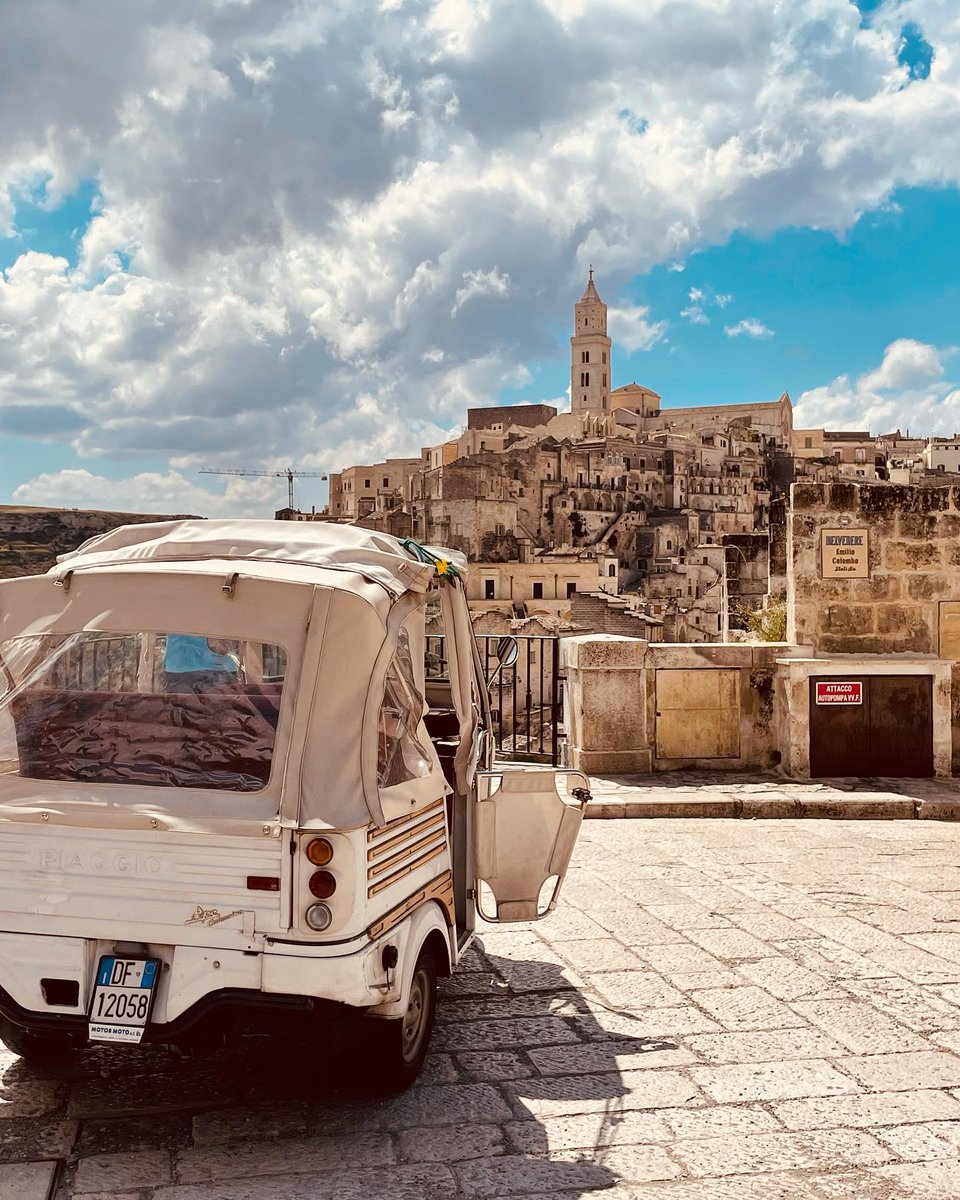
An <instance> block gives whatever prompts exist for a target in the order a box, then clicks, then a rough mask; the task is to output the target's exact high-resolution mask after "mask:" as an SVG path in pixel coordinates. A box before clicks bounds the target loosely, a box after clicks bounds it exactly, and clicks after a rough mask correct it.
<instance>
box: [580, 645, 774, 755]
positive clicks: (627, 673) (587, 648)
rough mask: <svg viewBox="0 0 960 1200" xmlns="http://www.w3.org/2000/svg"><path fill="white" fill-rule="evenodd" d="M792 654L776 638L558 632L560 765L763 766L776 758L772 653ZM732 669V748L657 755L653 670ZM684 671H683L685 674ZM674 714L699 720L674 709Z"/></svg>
mask: <svg viewBox="0 0 960 1200" xmlns="http://www.w3.org/2000/svg"><path fill="white" fill-rule="evenodd" d="M790 653H792V651H791V649H790V648H789V647H787V646H786V645H784V644H783V643H772V642H771V643H764V644H762V645H751V646H747V645H732V644H729V643H727V644H722V643H714V644H709V645H692V644H683V643H661V644H652V643H648V642H645V641H642V640H640V639H634V638H626V637H622V636H611V635H608V634H594V635H588V636H585V637H572V638H565V639H564V640H563V641H562V642H561V644H560V661H561V664H562V666H563V668H564V674H565V679H566V682H565V684H564V727H565V730H566V739H567V740H566V756H567V765H568V766H570V767H573V768H575V769H577V770H582V771H586V772H588V773H589V772H592V773H594V774H599V775H603V774H621V773H634V772H647V771H651V770H653V771H674V770H682V769H689V768H698V767H702V768H706V769H712V770H737V769H743V768H747V767H771V766H775V765H776V764H777V763H779V761H780V751H779V748H778V741H777V738H778V729H779V726H780V723H781V722H780V720H779V719H778V717H777V714H776V713H775V704H776V685H775V680H776V676H777V670H778V667H777V659H778V658H779V657H781V656H783V655H785V654H787V655H789V654H790ZM718 670H719V671H723V672H728V673H733V674H734V676H735V688H734V696H733V706H734V707H733V721H734V723H735V725H736V724H738V725H739V738H738V739H735V740H738V742H739V749H738V753H736V754H735V755H734V754H730V755H728V756H727V757H720V756H715V757H714V756H712V757H709V758H695V757H687V758H681V757H670V758H665V757H664V758H661V757H659V756H658V733H657V723H658V721H660V720H664V719H665V716H664V714H662V713H660V712H658V680H657V674H658V672H661V671H663V672H668V673H670V672H676V671H693V672H699V671H714V672H716V671H718ZM687 678H689V677H687ZM677 719H678V720H680V721H681V722H682V721H686V722H688V723H689V721H690V720H694V719H699V715H698V716H696V717H695V716H693V715H691V716H683V715H680V716H679V717H678V718H677Z"/></svg>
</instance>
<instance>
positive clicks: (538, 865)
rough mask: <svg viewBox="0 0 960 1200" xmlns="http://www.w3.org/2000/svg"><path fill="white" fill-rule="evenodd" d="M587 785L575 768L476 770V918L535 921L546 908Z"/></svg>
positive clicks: (556, 890)
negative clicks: (569, 769)
mask: <svg viewBox="0 0 960 1200" xmlns="http://www.w3.org/2000/svg"><path fill="white" fill-rule="evenodd" d="M589 787H590V784H589V780H588V779H587V777H586V776H585V775H583V774H581V773H580V772H579V771H555V770H524V769H503V770H492V771H483V772H479V773H478V775H477V794H478V796H477V820H476V841H475V846H476V855H475V873H476V884H475V886H476V904H477V912H478V913H479V915H480V917H481V918H482V919H483V920H484V921H491V922H500V923H506V922H510V921H538V920H540V919H541V918H542V917H545V916H546V915H547V914H548V913H549V912H552V911H553V909H554V908H555V907H556V903H557V898H558V897H559V895H560V887H561V885H562V884H563V879H564V876H565V875H566V873H567V868H568V867H569V865H570V858H571V856H572V854H573V849H574V846H575V845H576V842H577V835H578V834H579V832H580V824H581V822H582V820H583V814H584V810H585V809H586V805H587V801H588V800H589V799H590V791H589Z"/></svg>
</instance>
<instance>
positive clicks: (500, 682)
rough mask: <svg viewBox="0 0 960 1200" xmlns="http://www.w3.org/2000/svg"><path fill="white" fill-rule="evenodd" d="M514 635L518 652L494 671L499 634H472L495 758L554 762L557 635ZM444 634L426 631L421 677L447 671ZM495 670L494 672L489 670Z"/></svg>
mask: <svg viewBox="0 0 960 1200" xmlns="http://www.w3.org/2000/svg"><path fill="white" fill-rule="evenodd" d="M512 636H516V640H517V644H518V646H519V650H520V653H519V654H518V656H517V661H516V662H515V663H514V665H513V666H512V667H504V668H503V669H502V670H500V671H499V672H498V671H497V666H498V662H497V643H498V642H499V641H500V639H501V637H503V634H500V633H481V634H478V635H477V645H478V646H479V647H480V658H481V661H482V662H483V673H484V677H485V678H486V679H487V680H492V682H490V683H489V684H488V687H489V691H490V706H491V708H492V710H493V736H494V740H495V742H496V745H497V757H498V758H502V759H507V760H512V761H515V762H542V763H551V764H552V765H553V766H555V767H556V766H559V764H560V736H561V733H562V729H561V725H562V722H563V679H562V677H561V675H560V639H559V638H557V637H549V636H532V635H523V634H521V635H512ZM444 641H445V635H443V634H428V635H427V678H428V679H443V678H445V677H446V674H447V658H446V647H445V645H444ZM495 673H496V674H495Z"/></svg>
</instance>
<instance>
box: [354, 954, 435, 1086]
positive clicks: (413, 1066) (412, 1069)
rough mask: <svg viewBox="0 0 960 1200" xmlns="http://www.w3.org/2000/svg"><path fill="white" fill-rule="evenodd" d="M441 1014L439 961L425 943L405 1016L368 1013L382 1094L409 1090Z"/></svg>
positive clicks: (375, 1081)
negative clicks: (438, 987) (434, 1025)
mask: <svg viewBox="0 0 960 1200" xmlns="http://www.w3.org/2000/svg"><path fill="white" fill-rule="evenodd" d="M436 1014H437V963H436V959H435V958H434V955H433V951H432V950H430V949H429V948H428V947H426V946H424V947H423V949H422V950H421V951H420V953H419V955H418V956H417V962H416V965H415V966H414V968H413V979H412V981H411V984H410V1000H409V1003H408V1005H407V1011H406V1012H405V1013H404V1015H403V1016H402V1017H397V1018H395V1019H393V1020H389V1021H385V1020H382V1019H378V1018H376V1017H368V1018H367V1019H366V1021H365V1025H366V1027H367V1029H368V1031H369V1033H370V1043H369V1047H368V1049H369V1051H371V1052H372V1053H370V1056H369V1062H370V1070H371V1074H370V1078H371V1080H372V1083H373V1088H374V1090H375V1091H376V1092H378V1093H379V1094H381V1095H391V1094H393V1093H396V1092H403V1091H405V1090H406V1089H407V1088H408V1087H409V1086H410V1085H411V1084H412V1083H413V1081H414V1080H415V1079H416V1078H417V1076H418V1075H419V1074H420V1069H421V1067H422V1066H423V1061H424V1059H425V1058H426V1057H427V1051H428V1050H429V1049H430V1035H431V1034H432V1033H433V1022H434V1018H435V1017H436Z"/></svg>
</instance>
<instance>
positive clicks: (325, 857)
mask: <svg viewBox="0 0 960 1200" xmlns="http://www.w3.org/2000/svg"><path fill="white" fill-rule="evenodd" d="M307 858H308V859H309V860H310V862H312V863H313V865H314V866H315V867H325V866H326V865H327V863H328V862H329V861H330V859H331V858H333V847H332V846H331V845H330V843H329V842H328V841H327V839H326V838H314V839H313V840H312V841H311V842H308V843H307Z"/></svg>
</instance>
